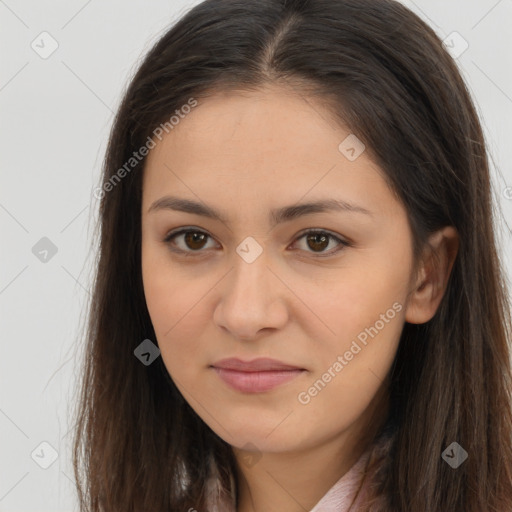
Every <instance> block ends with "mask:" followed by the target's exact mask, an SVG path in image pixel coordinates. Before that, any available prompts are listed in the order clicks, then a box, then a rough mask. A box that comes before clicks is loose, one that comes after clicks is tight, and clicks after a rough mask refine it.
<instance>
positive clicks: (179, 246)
mask: <svg viewBox="0 0 512 512" xmlns="http://www.w3.org/2000/svg"><path fill="white" fill-rule="evenodd" d="M209 238H211V237H210V235H208V234H207V233H205V232H203V231H200V230H197V229H181V230H179V231H176V232H171V233H169V234H168V235H167V236H166V237H165V239H164V242H165V243H167V244H169V246H170V248H171V250H173V251H174V252H179V253H182V254H184V255H185V256H194V253H201V252H206V251H203V250H202V249H204V248H205V247H207V246H206V244H207V242H208V239H209Z"/></svg>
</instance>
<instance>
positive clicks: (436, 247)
mask: <svg viewBox="0 0 512 512" xmlns="http://www.w3.org/2000/svg"><path fill="white" fill-rule="evenodd" d="M458 249H459V237H458V234H457V231H456V230H455V228H453V227H452V226H447V227H445V228H443V229H441V230H440V231H436V232H435V233H434V234H432V235H431V236H430V237H429V240H428V243H427V244H426V247H425V250H424V251H423V255H422V258H421V262H420V265H419V271H418V273H417V276H416V278H415V281H414V282H413V283H412V287H411V290H410V292H409V298H408V301H407V306H406V310H405V321H406V322H409V323H411V324H423V323H425V322H428V321H429V320H430V319H431V318H432V317H433V316H434V315H435V313H436V311H437V308H438V306H439V304H440V302H441V299H442V298H443V296H444V293H445V291H446V286H447V284H448V279H449V277H450V272H451V270H452V267H453V264H454V262H455V257H456V256H457V252H458Z"/></svg>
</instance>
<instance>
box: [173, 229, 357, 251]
mask: <svg viewBox="0 0 512 512" xmlns="http://www.w3.org/2000/svg"><path fill="white" fill-rule="evenodd" d="M185 233H200V234H203V235H206V236H207V237H208V238H213V237H211V236H210V235H209V234H208V233H206V232H205V231H202V230H201V229H195V228H182V229H179V230H178V231H171V232H170V233H168V234H167V235H166V237H165V238H164V240H163V241H164V242H165V243H166V244H168V245H169V247H170V249H171V250H172V251H173V252H177V253H179V254H181V255H183V256H185V257H190V256H192V257H197V256H199V255H200V253H204V252H205V251H203V250H202V249H198V250H196V251H192V250H188V251H184V250H183V249H177V248H176V247H171V241H172V240H173V239H174V238H176V237H177V236H179V235H183V234H185ZM307 235H326V236H327V237H328V238H329V239H332V240H335V241H336V242H339V244H340V246H339V247H338V248H337V249H335V250H331V251H330V252H326V253H314V252H311V254H312V255H313V257H314V258H326V257H328V256H332V255H334V254H337V253H338V252H340V251H342V250H343V249H344V248H346V247H352V243H351V242H348V241H347V240H342V239H341V238H339V237H337V236H335V235H333V234H332V233H329V232H328V231H325V230H321V229H309V230H307V231H304V232H302V233H300V234H299V236H298V237H297V238H296V239H295V241H297V240H300V239H301V238H304V237H306V236H307ZM295 241H294V242H295ZM306 252H310V251H306Z"/></svg>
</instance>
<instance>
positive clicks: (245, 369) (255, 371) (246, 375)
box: [212, 358, 306, 393]
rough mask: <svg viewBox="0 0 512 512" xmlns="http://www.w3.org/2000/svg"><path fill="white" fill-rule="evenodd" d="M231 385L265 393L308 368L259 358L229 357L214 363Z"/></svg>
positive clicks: (215, 367)
mask: <svg viewBox="0 0 512 512" xmlns="http://www.w3.org/2000/svg"><path fill="white" fill-rule="evenodd" d="M212 367H213V369H214V370H215V372H216V373H217V375H218V376H219V377H220V378H221V379H222V380H223V381H224V382H225V383H226V384H228V385H229V386H230V387H232V388H234V389H236V390H237V391H241V392H245V393H263V392H265V391H270V390H271V389H274V388H276V387H277V386H280V385H281V384H284V383H286V382H289V381H290V380H292V379H294V378H295V377H298V376H299V375H301V374H302V373H303V372H305V371H306V370H305V369H304V368H300V367H298V366H292V365H289V364H286V363H283V362H282V361H278V360H276V359H269V358H258V359H253V360H252V361H242V360H241V359H236V358H229V359H222V360H220V361H217V362H216V363H214V364H213V365H212Z"/></svg>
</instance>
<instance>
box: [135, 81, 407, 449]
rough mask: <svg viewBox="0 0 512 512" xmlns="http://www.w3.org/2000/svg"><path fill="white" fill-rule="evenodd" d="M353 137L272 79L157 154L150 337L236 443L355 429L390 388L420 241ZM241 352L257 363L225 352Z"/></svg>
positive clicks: (148, 185)
mask: <svg viewBox="0 0 512 512" xmlns="http://www.w3.org/2000/svg"><path fill="white" fill-rule="evenodd" d="M164 133H165V132H164ZM349 135H350V132H349V131H347V130H346V129H343V128H341V127H339V126H338V125H335V124H334V123H333V122H332V121H330V120H329V118H328V115H327V112H326V111H325V110H323V109H322V108H321V107H320V106H318V105H316V104H315V103H314V102H313V101H312V100H310V99H308V100H306V99H305V98H303V97H301V96H299V95H293V94H290V92H289V91H284V90H282V89H279V88H275V87H274V88H266V89H262V90H260V91H259V92H257V93H256V92H251V93H249V92H247V93H243V94H241V93H236V94H235V93H230V94H219V95H216V96H213V97H210V98H209V99H207V100H205V101H204V102H200V103H199V105H198V106H196V107H195V108H194V109H192V111H191V112H190V113H189V114H187V115H183V116H181V118H180V121H179V123H178V124H177V125H175V127H174V128H173V129H172V131H169V133H168V134H165V135H164V136H163V138H162V140H161V141H156V142H157V144H156V147H154V149H152V150H151V151H150V154H149V155H148V159H147V162H146V166H145V170H144V181H143V201H142V212H141V213H142V274H143V282H144V292H145V297H146V301H147V306H148V310H149V313H150V316H151V320H152V323H153V326H154V329H155V333H156V337H157V339H156V340H154V341H155V342H157V343H158V346H159V348H160V351H161V356H162V358H163V361H164V363H165V366H166V368H167V370H168V372H169V374H170V375H171V377H172V379H173V380H174V382H175V383H176V386H177V387H178V389H179V390H180V391H181V393H182V394H183V396H184V397H185V399H186V400H187V401H188V402H189V404H190V405H191V406H192V408H193V409H194V410H195V411H196V413H197V414H198V415H199V416H200V417H201V418H202V419H203V420H204V421H205V422H206V423H207V424H208V425H209V426H210V427H211V429H212V430H213V431H215V432H216V433H217V434H218V435H219V436H220V437H221V438H223V439H224V440H225V441H227V442H228V443H230V444H231V445H233V446H235V447H238V448H243V447H248V446H250V447H253V449H255V450H256V449H257V450H259V451H262V452H279V451H289V450H298V449H305V448H310V447H314V446H316V445H319V444H320V443H323V442H326V441H328V440H330V439H333V438H335V437H336V436H340V435H345V436H354V438H355V437H357V436H358V435H359V433H361V432H362V431H363V429H364V428H365V427H366V426H367V424H368V423H369V421H370V420H369V414H370V411H371V410H372V407H374V405H375V403H376V397H379V396H380V395H377V393H378V391H379V390H382V389H384V388H383V386H384V385H383V382H384V379H385V377H386V375H387V374H388V371H389V369H390V366H391V364H392V362H393V359H394V356H395V353H396V350H397V347H398V341H399V337H400V333H401V330H402V327H403V324H404V321H405V319H406V316H405V315H406V309H407V308H406V301H407V296H408V294H409V292H410V290H411V287H412V286H413V283H412V272H413V267H412V264H413V259H412V238H411V232H410V228H409V224H408V219H407V214H406V211H405V210H404V208H403V206H402V205H401V204H399V203H398V202H397V200H396V199H395V197H394V195H393V193H392V192H391V190H390V189H389V188H388V186H387V185H386V183H385V181H384V179H383V177H382V174H381V171H379V169H378V168H377V166H376V165H375V164H373V163H372V161H371V160H370V159H369V157H368V154H367V152H366V151H364V150H363V148H362V146H360V142H358V140H357V139H354V136H351V137H349V138H348V139H347V137H348V136H349ZM361 151H362V152H361ZM171 197H172V199H171ZM165 198H167V199H165ZM310 203H323V204H324V203H325V204H324V205H323V206H315V207H313V206H309V207H305V206H304V205H305V204H310ZM207 212H208V215H207V214H206V213H207ZM217 217H219V218H217ZM181 229H186V230H187V232H185V233H181V234H177V235H176V236H174V237H172V238H170V239H168V241H165V239H166V237H167V236H168V235H169V233H170V232H171V231H173V232H177V231H179V230H181ZM309 230H317V231H319V232H320V233H317V234H315V233H313V234H308V231H309ZM345 244H347V245H345ZM231 358H235V359H237V360H239V361H238V362H239V363H240V361H241V362H242V363H244V362H248V363H251V362H252V364H249V365H243V364H241V365H240V364H239V365H236V361H235V363H234V364H229V361H228V362H227V363H223V362H222V360H226V359H231ZM261 358H270V359H273V360H275V361H274V362H273V363H272V362H270V363H269V362H268V361H267V362H265V361H263V362H262V361H259V362H258V361H254V360H256V359H261ZM381 386H382V387H381ZM374 399H375V400H374Z"/></svg>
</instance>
